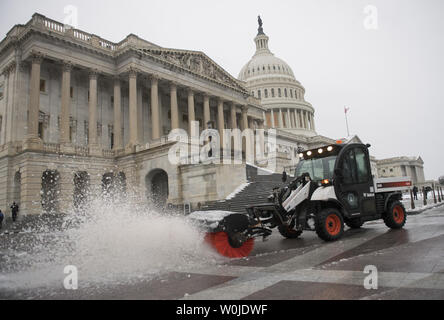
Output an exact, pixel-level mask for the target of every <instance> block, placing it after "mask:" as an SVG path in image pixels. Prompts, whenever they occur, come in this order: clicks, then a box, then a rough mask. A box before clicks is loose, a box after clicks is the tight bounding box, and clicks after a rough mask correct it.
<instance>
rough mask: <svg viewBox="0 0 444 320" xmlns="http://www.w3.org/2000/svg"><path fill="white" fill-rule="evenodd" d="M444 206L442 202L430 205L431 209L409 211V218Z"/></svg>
mask: <svg viewBox="0 0 444 320" xmlns="http://www.w3.org/2000/svg"><path fill="white" fill-rule="evenodd" d="M443 205H444V202H441V203H437V204H433V205H430V207H427V208H423V209H415V210H411V211H407V215H409V216H416V215H419V214H421V213H423V212H424V211H427V210H431V209H435V208H438V207H441V206H443Z"/></svg>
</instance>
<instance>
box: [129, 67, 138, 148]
mask: <svg viewBox="0 0 444 320" xmlns="http://www.w3.org/2000/svg"><path fill="white" fill-rule="evenodd" d="M128 78H129V131H130V132H129V141H128V145H127V148H128V149H129V150H128V151H129V152H133V151H134V150H133V149H134V147H135V146H136V145H137V143H138V137H137V133H138V130H137V122H138V121H137V71H136V70H134V69H131V70H130V71H129V74H128Z"/></svg>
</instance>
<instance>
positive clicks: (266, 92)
mask: <svg viewBox="0 0 444 320" xmlns="http://www.w3.org/2000/svg"><path fill="white" fill-rule="evenodd" d="M265 98H268V90H267V89H265Z"/></svg>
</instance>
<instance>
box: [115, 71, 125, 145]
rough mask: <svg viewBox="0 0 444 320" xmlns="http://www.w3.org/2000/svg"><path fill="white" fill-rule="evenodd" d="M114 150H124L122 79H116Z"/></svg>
mask: <svg viewBox="0 0 444 320" xmlns="http://www.w3.org/2000/svg"><path fill="white" fill-rule="evenodd" d="M113 133H114V150H121V149H122V148H123V137H122V97H121V84H120V78H119V77H115V78H114V132H113Z"/></svg>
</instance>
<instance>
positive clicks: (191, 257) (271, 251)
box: [0, 206, 444, 300]
mask: <svg viewBox="0 0 444 320" xmlns="http://www.w3.org/2000/svg"><path fill="white" fill-rule="evenodd" d="M113 214H114V213H113ZM113 214H111V215H110V216H106V217H107V218H106V219H98V220H96V221H89V223H88V224H87V225H86V226H83V227H80V228H78V229H74V230H72V231H69V232H67V231H66V230H65V231H63V232H49V233H47V232H41V233H38V232H35V231H29V232H28V233H24V234H16V235H3V236H0V261H1V263H0V299H2V298H3V299H11V298H15V299H16V298H18V299H29V298H30V299H54V298H60V299H185V300H188V299H203V300H208V299H229V300H231V299H417V298H419V299H441V300H442V299H444V250H443V247H444V206H441V207H437V208H435V209H431V210H427V211H425V212H423V213H422V214H419V215H413V216H409V217H408V221H407V225H406V227H405V228H404V229H402V230H389V229H388V228H387V227H386V226H385V225H384V223H383V222H382V221H375V222H371V223H369V224H366V225H364V227H363V228H361V229H359V230H351V229H350V230H347V231H346V233H345V235H344V237H343V238H342V239H341V240H340V241H338V242H334V243H325V242H323V241H321V240H320V239H319V238H318V237H317V236H316V234H315V233H313V232H305V233H304V234H303V235H302V237H301V238H300V239H293V240H288V239H283V238H282V237H281V236H280V235H279V233H278V232H275V233H273V235H272V236H271V238H270V240H269V241H268V242H261V241H256V243H255V248H254V250H253V252H252V254H251V256H250V257H248V258H244V259H237V260H228V259H225V258H221V257H219V256H218V255H216V254H215V253H214V252H213V251H212V250H211V249H210V248H208V247H207V246H206V245H205V243H203V241H202V234H200V232H199V230H197V229H195V227H194V226H193V224H189V223H188V222H186V221H185V220H183V219H182V218H179V217H164V216H159V215H156V214H147V215H143V214H142V216H139V215H137V216H132V215H131V214H129V213H125V214H124V216H123V217H119V218H117V219H113V218H111V216H113ZM220 214H221V213H218V214H217V215H216V216H215V217H214V218H215V219H218V218H220ZM66 264H71V265H74V266H78V267H79V274H78V275H79V282H78V285H79V287H78V289H77V290H66V289H65V288H64V287H63V279H64V277H66V274H64V273H63V267H64V266H65V265H66ZM368 265H374V266H376V267H377V270H378V275H379V281H378V285H379V287H378V289H376V290H367V289H365V288H364V285H363V284H364V279H365V277H366V276H367V274H364V273H363V271H364V268H365V267H366V266H368Z"/></svg>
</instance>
